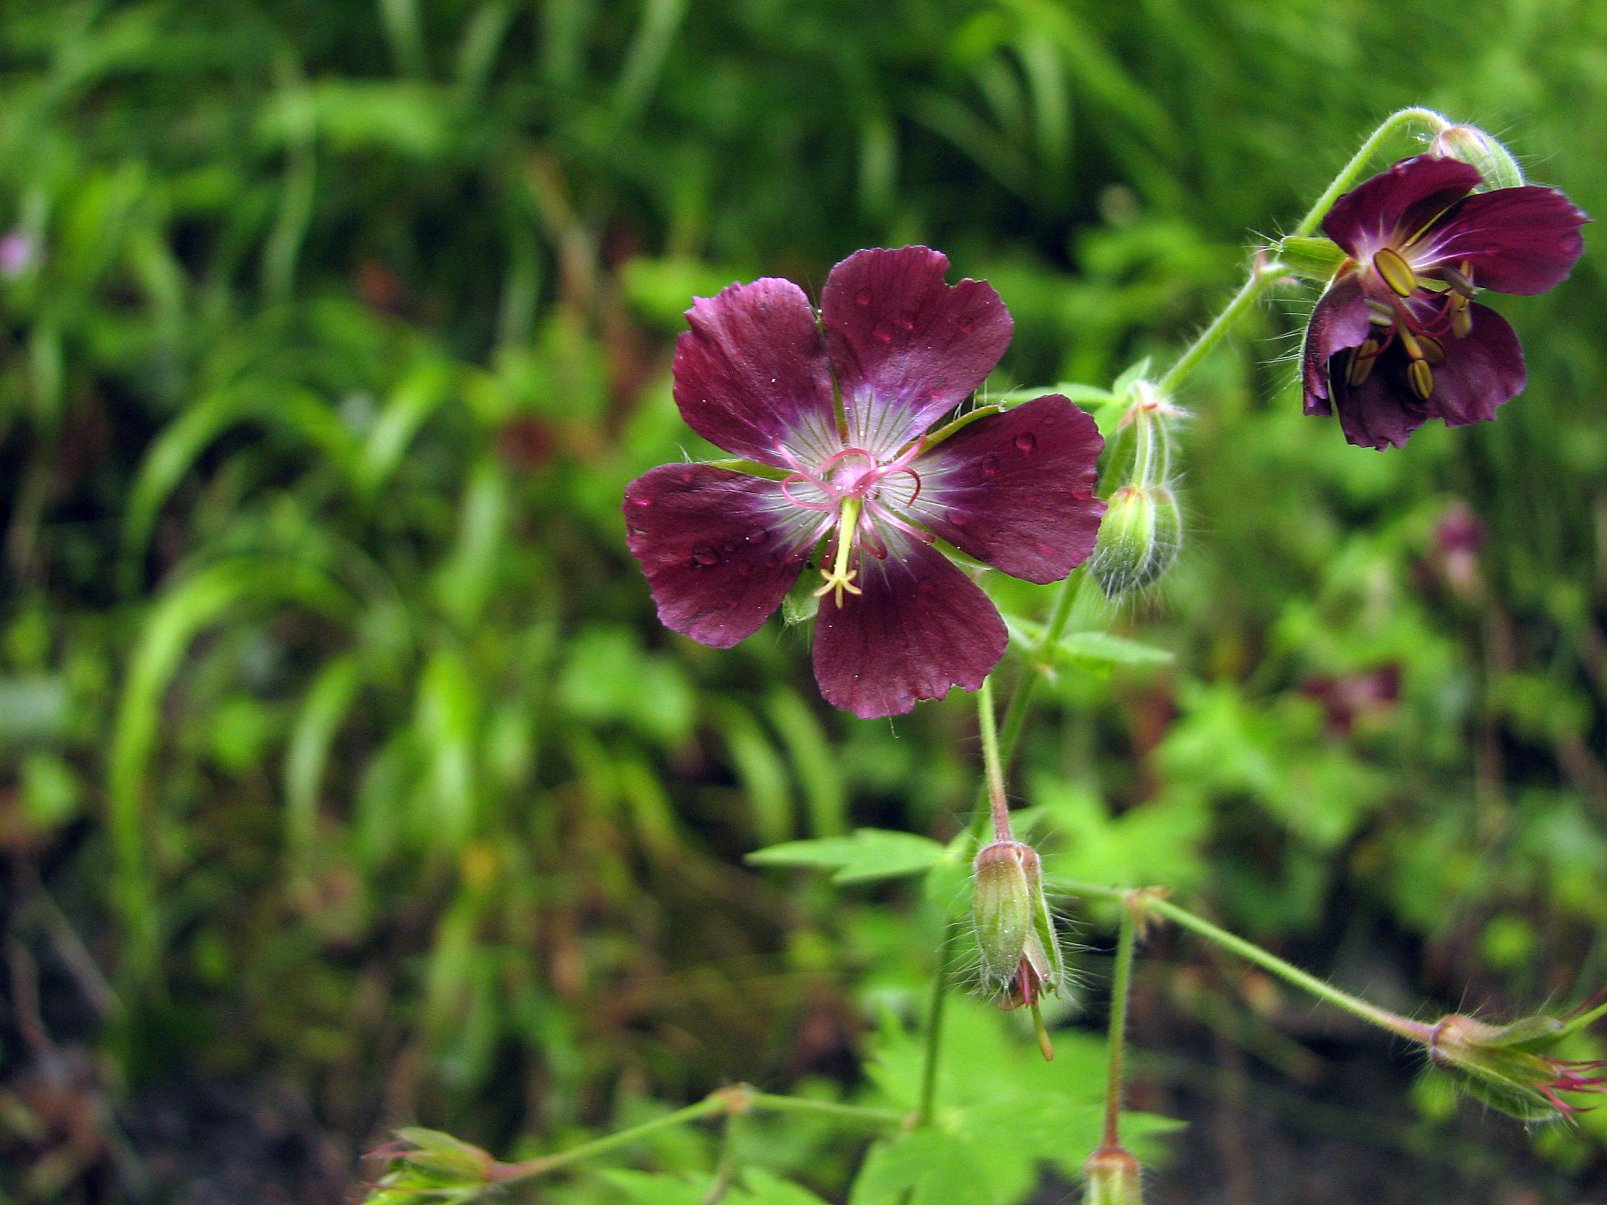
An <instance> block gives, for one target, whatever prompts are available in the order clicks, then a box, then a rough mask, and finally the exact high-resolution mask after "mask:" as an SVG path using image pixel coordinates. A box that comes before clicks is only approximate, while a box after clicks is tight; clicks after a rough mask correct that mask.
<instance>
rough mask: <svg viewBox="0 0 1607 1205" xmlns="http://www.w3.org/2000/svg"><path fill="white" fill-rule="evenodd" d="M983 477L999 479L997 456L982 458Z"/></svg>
mask: <svg viewBox="0 0 1607 1205" xmlns="http://www.w3.org/2000/svg"><path fill="white" fill-rule="evenodd" d="M982 475H983V476H984V477H997V476H998V475H999V458H998V457H997V456H992V455H989V456H984V457H983V458H982Z"/></svg>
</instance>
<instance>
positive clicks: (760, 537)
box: [748, 527, 770, 544]
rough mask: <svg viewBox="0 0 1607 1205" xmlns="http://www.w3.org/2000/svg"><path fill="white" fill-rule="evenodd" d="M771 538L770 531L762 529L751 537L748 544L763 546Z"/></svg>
mask: <svg viewBox="0 0 1607 1205" xmlns="http://www.w3.org/2000/svg"><path fill="white" fill-rule="evenodd" d="M769 538H770V533H769V532H768V531H766V530H765V529H764V528H763V527H761V528H759V529H758V530H757V531H755V532H754V533H753V534H752V535H750V536H749V537H748V543H750V544H763V543H764V542H765V541H766V540H768V539H769Z"/></svg>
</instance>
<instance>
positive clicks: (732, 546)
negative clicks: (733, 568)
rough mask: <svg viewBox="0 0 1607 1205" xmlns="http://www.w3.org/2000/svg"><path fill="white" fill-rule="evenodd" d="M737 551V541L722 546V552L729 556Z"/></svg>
mask: <svg viewBox="0 0 1607 1205" xmlns="http://www.w3.org/2000/svg"><path fill="white" fill-rule="evenodd" d="M736 550H737V542H736V541H735V540H732V541H730V542H729V543H727V544H722V545H720V551H721V552H723V553H725V554H726V555H727V556H729V555H731V553H733V552H735V551H736Z"/></svg>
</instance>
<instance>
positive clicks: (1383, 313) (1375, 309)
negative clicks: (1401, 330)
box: [1367, 297, 1395, 326]
mask: <svg viewBox="0 0 1607 1205" xmlns="http://www.w3.org/2000/svg"><path fill="white" fill-rule="evenodd" d="M1367 321H1368V322H1371V323H1372V324H1373V325H1374V326H1394V325H1395V311H1394V309H1392V308H1391V307H1390V306H1389V305H1387V304H1386V303H1384V302H1382V301H1380V300H1378V298H1376V297H1369V298H1368V299H1367Z"/></svg>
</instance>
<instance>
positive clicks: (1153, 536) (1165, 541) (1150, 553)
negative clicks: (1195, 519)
mask: <svg viewBox="0 0 1607 1205" xmlns="http://www.w3.org/2000/svg"><path fill="white" fill-rule="evenodd" d="M1131 396H1132V404H1131V405H1130V406H1129V408H1128V410H1127V413H1126V414H1125V415H1124V416H1123V417H1122V421H1121V428H1120V431H1119V434H1118V440H1119V441H1120V443H1119V445H1118V446H1119V447H1120V446H1122V445H1126V447H1125V448H1124V451H1125V452H1126V453H1127V454H1126V455H1121V454H1118V459H1117V461H1116V466H1117V467H1116V471H1115V473H1114V474H1113V476H1114V478H1115V479H1116V480H1117V482H1118V484H1117V485H1116V486H1115V488H1114V489H1112V490H1111V493H1110V497H1109V499H1107V503H1106V511H1105V518H1104V521H1103V522H1102V523H1101V524H1100V526H1099V539H1098V540H1097V542H1096V543H1095V544H1094V553H1093V556H1092V557H1090V558H1089V561H1088V567H1089V570H1090V571H1091V572H1092V573H1093V575H1094V580H1095V581H1097V582H1098V583H1099V586H1100V589H1102V590H1103V591H1104V592H1105V597H1106V598H1109V599H1112V600H1115V599H1117V598H1120V597H1121V596H1122V595H1124V594H1128V593H1131V592H1132V591H1134V590H1143V589H1145V588H1146V587H1148V586H1152V585H1154V584H1155V583H1156V582H1158V581H1159V580H1160V579H1161V578H1162V577H1163V576H1164V575H1165V573H1166V571H1167V570H1169V569H1170V568H1171V567H1172V564H1173V562H1175V561H1176V560H1177V554H1178V551H1179V550H1180V549H1181V548H1182V547H1183V512H1182V508H1181V507H1180V506H1179V505H1178V501H1177V494H1176V493H1175V491H1174V490H1173V486H1172V477H1171V430H1172V427H1173V425H1174V424H1175V423H1176V422H1177V421H1178V420H1179V419H1180V418H1182V417H1183V411H1181V410H1179V409H1178V408H1177V407H1175V406H1173V405H1172V404H1171V403H1170V402H1169V401H1168V400H1167V399H1166V398H1165V397H1163V396H1161V395H1160V394H1159V393H1157V392H1156V390H1155V388H1154V386H1153V385H1151V384H1150V383H1149V382H1147V381H1139V382H1137V383H1136V384H1135V385H1134V386H1133V388H1132V395H1131Z"/></svg>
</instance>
